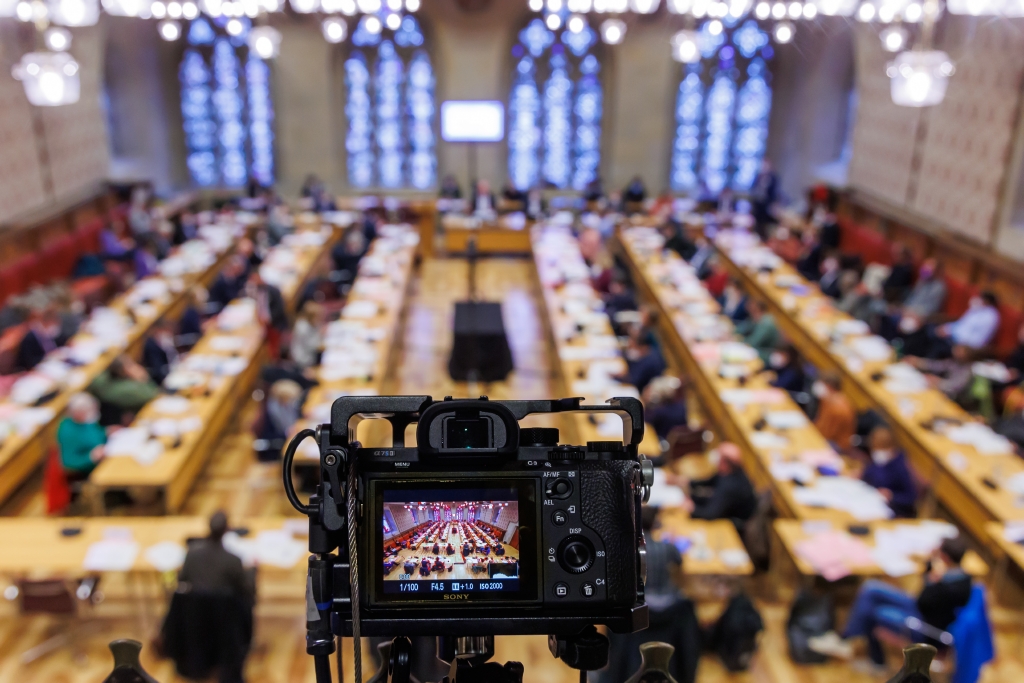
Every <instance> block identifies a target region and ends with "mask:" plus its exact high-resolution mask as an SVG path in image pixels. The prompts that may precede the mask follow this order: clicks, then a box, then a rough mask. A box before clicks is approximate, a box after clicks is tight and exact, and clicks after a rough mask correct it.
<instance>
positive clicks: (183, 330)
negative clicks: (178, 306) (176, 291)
mask: <svg viewBox="0 0 1024 683" xmlns="http://www.w3.org/2000/svg"><path fill="white" fill-rule="evenodd" d="M208 296H209V294H208V292H207V291H206V289H205V288H204V287H202V286H201V285H193V286H192V288H191V289H190V290H189V291H188V294H187V299H186V301H187V302H188V303H187V304H186V306H185V310H184V312H182V314H181V318H179V319H178V328H177V329H176V330H175V333H174V335H175V336H174V343H175V345H176V346H177V347H179V348H181V349H191V348H192V347H193V346H195V345H196V342H198V341H199V339H200V338H201V337H202V336H203V311H204V310H206V302H207V297H208Z"/></svg>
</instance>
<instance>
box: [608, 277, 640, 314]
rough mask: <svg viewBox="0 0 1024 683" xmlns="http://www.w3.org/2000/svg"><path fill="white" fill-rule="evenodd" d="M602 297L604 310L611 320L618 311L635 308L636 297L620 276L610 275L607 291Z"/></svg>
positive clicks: (633, 309)
mask: <svg viewBox="0 0 1024 683" xmlns="http://www.w3.org/2000/svg"><path fill="white" fill-rule="evenodd" d="M602 298H603V299H604V311H605V313H607V314H608V317H609V318H612V319H613V320H614V318H615V316H616V314H618V313H622V312H623V311H635V310H637V306H636V297H635V296H634V295H633V291H632V290H631V289H630V288H629V286H628V285H627V284H626V281H625V279H624V278H623V277H621V276H616V277H612V278H611V279H610V280H609V282H608V293H607V294H606V295H605V296H604V297H602Z"/></svg>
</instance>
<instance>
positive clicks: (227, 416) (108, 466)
mask: <svg viewBox="0 0 1024 683" xmlns="http://www.w3.org/2000/svg"><path fill="white" fill-rule="evenodd" d="M296 234H297V235H301V234H302V233H296ZM323 234H324V236H325V239H324V241H323V242H322V243H321V244H318V245H314V244H294V245H292V246H288V243H287V242H282V244H281V245H278V246H277V247H275V248H274V250H279V251H280V250H284V251H285V253H287V254H288V255H289V256H290V257H291V258H292V259H294V269H293V276H292V277H291V278H290V279H289V280H288V282H287V283H286V284H285V286H283V287H282V288H281V289H282V292H281V293H282V295H283V297H284V300H285V303H286V305H287V306H289V307H290V308H294V305H295V303H296V301H297V300H298V298H299V296H300V295H301V292H302V289H303V285H304V283H305V282H306V280H307V278H308V277H309V276H310V274H311V273H313V272H314V271H315V269H316V268H317V265H318V264H319V263H320V262H321V261H322V260H324V259H326V258H329V256H330V252H331V247H332V246H333V244H334V242H335V241H336V240H337V239H338V238H339V237H340V231H338V230H325V231H324V233H323ZM273 253H274V251H272V252H271V254H269V255H268V256H267V259H268V260H269V259H271V258H273ZM237 301H239V300H236V302H237ZM233 303H234V302H233ZM222 315H223V314H222ZM264 336H265V335H264V330H263V327H262V325H260V324H259V323H258V322H257V321H255V320H253V321H252V322H250V323H248V324H247V325H245V326H244V327H242V328H241V329H234V330H221V329H219V325H218V324H215V325H213V326H212V327H211V328H210V329H208V330H207V331H206V332H205V333H204V335H203V337H202V338H201V339H200V340H199V342H198V343H197V344H196V346H195V347H194V348H193V349H192V351H191V352H190V354H189V356H197V355H199V356H210V357H220V358H224V359H225V360H226V359H229V358H232V359H237V358H244V359H245V369H244V370H243V371H242V372H240V373H238V374H235V375H222V376H217V377H212V378H211V379H209V380H208V381H207V382H205V383H204V385H202V386H201V387H200V388H199V389H198V390H195V391H192V390H186V391H184V392H182V393H183V394H185V395H189V394H191V396H190V401H191V404H192V405H191V407H190V409H189V411H188V412H187V413H185V415H196V416H198V417H199V418H200V420H201V421H202V426H201V427H200V428H198V429H196V430H193V431H191V432H188V433H186V434H183V435H180V436H179V437H178V438H177V439H174V438H169V437H164V438H162V439H161V441H163V443H164V447H165V450H164V452H163V453H162V454H161V455H160V456H159V457H158V458H157V459H156V460H155V462H152V463H150V464H141V463H140V462H138V461H137V460H136V459H135V458H132V457H107V458H105V459H104V460H103V461H102V462H100V464H99V465H98V466H97V467H96V469H95V470H93V472H92V474H91V475H90V476H89V483H88V488H89V494H88V495H89V497H90V498H91V500H92V509H93V511H94V513H96V514H102V513H103V512H104V511H105V508H104V501H103V498H104V495H103V494H104V493H105V492H106V491H109V490H126V489H133V490H136V491H139V490H146V489H149V490H154V491H156V492H157V493H158V495H160V496H161V505H162V508H163V510H164V511H165V512H167V513H173V512H175V511H177V510H178V509H180V508H181V506H182V504H183V503H184V501H185V497H186V495H187V494H188V492H189V491H190V490H191V488H192V485H193V483H195V480H196V478H197V477H198V476H199V472H200V471H201V470H202V467H203V465H204V464H205V463H206V461H207V460H208V459H209V457H210V455H211V454H212V452H213V446H214V445H215V444H216V443H217V440H218V439H219V437H220V435H221V434H222V433H223V431H224V429H225V427H226V426H227V425H228V423H229V422H230V420H231V419H233V418H234V417H235V416H236V414H237V413H236V409H237V406H238V405H239V404H240V403H241V402H242V401H243V400H244V398H245V396H246V395H248V393H249V392H250V391H251V390H252V386H253V384H254V383H255V381H256V379H257V378H258V377H259V373H260V368H261V365H262V360H263V358H264V356H265V353H266V346H265V339H264ZM225 337H228V338H235V339H243V340H245V341H247V342H248V343H247V344H245V346H244V347H241V348H231V349H224V348H222V347H220V346H219V343H218V341H217V340H218V339H223V338H225ZM185 362H187V359H186V361H185ZM157 405H158V402H156V401H154V402H151V403H150V404H148V405H146V406H145V407H144V408H143V409H142V410H141V411H139V413H138V415H137V416H136V419H135V422H134V423H133V425H132V426H133V427H142V426H145V425H147V424H149V423H151V422H153V421H155V420H157V419H159V418H160V417H161V415H160V414H159V413H158V412H157ZM164 417H181V416H178V415H172V416H164Z"/></svg>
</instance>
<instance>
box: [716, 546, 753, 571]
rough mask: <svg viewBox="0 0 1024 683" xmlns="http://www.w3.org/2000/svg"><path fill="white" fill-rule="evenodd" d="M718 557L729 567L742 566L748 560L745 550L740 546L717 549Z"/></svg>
mask: <svg viewBox="0 0 1024 683" xmlns="http://www.w3.org/2000/svg"><path fill="white" fill-rule="evenodd" d="M718 559H720V560H721V561H722V564H724V565H725V566H726V567H729V568H730V569H735V568H737V567H742V566H743V565H745V564H746V563H747V562H749V561H750V557H749V556H748V555H747V551H745V550H743V549H742V548H728V549H726V550H722V551H719V553H718Z"/></svg>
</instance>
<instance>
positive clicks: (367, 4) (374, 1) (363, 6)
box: [356, 0, 380, 14]
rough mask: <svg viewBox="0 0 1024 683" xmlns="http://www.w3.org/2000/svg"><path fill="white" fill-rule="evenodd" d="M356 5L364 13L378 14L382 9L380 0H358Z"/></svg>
mask: <svg viewBox="0 0 1024 683" xmlns="http://www.w3.org/2000/svg"><path fill="white" fill-rule="evenodd" d="M356 5H358V6H359V11H360V12H362V13H363V14H376V13H377V12H379V11H380V0H356Z"/></svg>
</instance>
